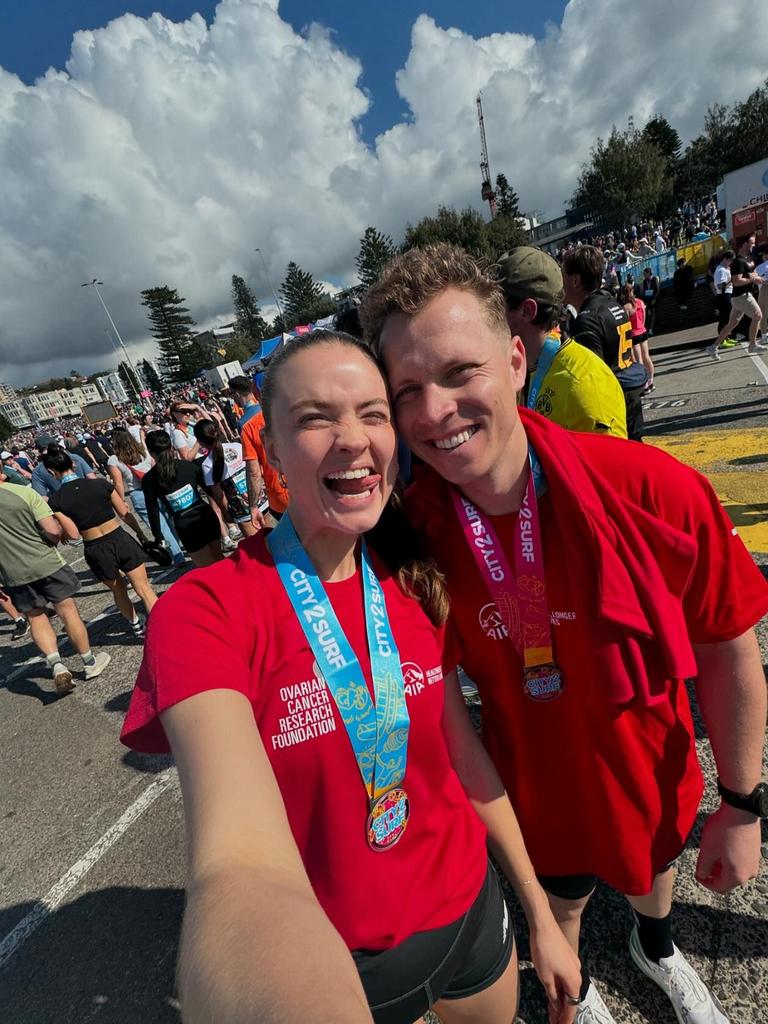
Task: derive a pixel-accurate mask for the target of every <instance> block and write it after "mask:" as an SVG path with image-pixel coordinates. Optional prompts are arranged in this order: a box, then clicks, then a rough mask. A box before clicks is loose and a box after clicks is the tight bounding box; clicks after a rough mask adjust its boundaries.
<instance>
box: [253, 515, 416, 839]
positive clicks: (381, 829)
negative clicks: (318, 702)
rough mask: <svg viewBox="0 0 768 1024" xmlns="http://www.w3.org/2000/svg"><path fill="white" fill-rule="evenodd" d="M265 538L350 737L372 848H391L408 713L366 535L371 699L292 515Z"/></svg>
mask: <svg viewBox="0 0 768 1024" xmlns="http://www.w3.org/2000/svg"><path fill="white" fill-rule="evenodd" d="M267 546H268V547H269V550H270V552H271V554H272V557H273V559H274V561H275V567H276V568H277V571H278V574H279V576H280V580H281V582H282V584H283V586H284V587H285V591H286V593H287V595H288V598H289V600H290V602H291V604H292V606H293V610H294V611H295V613H296V616H297V618H298V620H299V622H300V624H301V628H302V630H303V632H304V636H305V637H306V640H307V643H308V644H309V647H310V649H311V651H312V653H313V655H314V657H315V661H316V662H317V665H318V667H319V670H320V672H321V674H322V676H323V678H324V679H325V682H326V685H327V686H328V689H329V691H330V693H331V696H332V697H333V700H334V702H335V704H336V707H337V708H338V711H339V714H340V716H341V720H342V722H343V723H344V727H345V729H346V731H347V735H348V736H349V740H350V743H351V744H352V749H353V751H354V754H355V759H356V760H357V766H358V768H359V770H360V775H361V778H362V780H363V784H364V786H365V790H366V793H367V794H368V804H369V814H368V817H367V821H366V828H365V831H366V839H367V842H368V845H369V846H370V848H371V849H372V850H375V851H376V852H377V853H378V852H382V851H385V850H390V849H392V847H393V846H395V845H396V844H397V843H398V842H399V841H400V839H401V838H402V836H403V833H404V832H405V829H406V827H407V825H408V818H409V815H410V801H409V800H408V797H407V795H406V793H405V791H404V790H403V789H402V788H401V783H402V781H403V779H404V778H405V770H406V764H407V753H408V733H409V729H410V719H409V716H408V706H407V704H406V700H405V682H404V680H403V670H402V666H401V664H400V654H399V652H398V649H397V644H396V643H395V638H394V636H393V634H392V628H391V626H390V622H389V615H388V613H387V605H386V601H385V600H384V591H383V590H382V587H381V583H380V582H379V579H378V577H377V576H376V573H375V571H374V569H373V566H372V565H371V562H370V558H369V557H368V551H367V548H366V545H365V541H363V544H362V552H361V562H362V575H363V603H364V607H365V627H366V636H367V639H368V651H369V654H370V659H371V675H372V676H373V688H374V696H375V700H376V703H375V705H374V702H373V701H372V700H371V695H370V693H369V691H368V686H367V685H366V682H365V676H364V674H363V670H362V668H361V666H360V662H359V661H358V659H357V656H356V655H355V653H354V651H353V650H352V647H351V646H350V643H349V641H348V640H347V637H346V635H345V633H344V630H343V629H342V627H341V624H340V623H339V620H338V618H337V617H336V613H335V611H334V610H333V607H332V605H331V602H330V601H329V599H328V595H327V594H326V592H325V588H324V587H323V584H322V581H321V580H320V579H319V578H318V576H317V574H316V572H315V569H314V566H313V565H312V562H311V561H310V558H309V556H308V555H307V552H306V551H305V550H304V547H303V545H302V543H301V541H300V540H299V538H298V535H297V534H296V530H295V528H294V526H293V523H292V522H291V520H290V516H289V515H284V516H283V518H282V519H281V520H280V522H279V523H278V525H277V527H276V528H275V529H274V530H273V531H272V533H271V534H270V535H269V537H268V538H267Z"/></svg>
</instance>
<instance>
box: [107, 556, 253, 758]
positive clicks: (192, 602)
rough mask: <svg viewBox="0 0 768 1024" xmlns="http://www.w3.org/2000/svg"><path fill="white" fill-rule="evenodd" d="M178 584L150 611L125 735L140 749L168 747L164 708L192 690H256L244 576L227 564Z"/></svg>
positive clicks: (128, 743) (247, 692) (125, 740)
mask: <svg viewBox="0 0 768 1024" xmlns="http://www.w3.org/2000/svg"><path fill="white" fill-rule="evenodd" d="M220 565H221V568H222V569H223V570H224V571H223V572H221V571H216V570H219V566H215V567H212V569H211V570H202V571H196V572H194V573H192V574H190V576H189V577H187V578H186V579H184V580H180V581H179V582H178V583H176V584H175V585H174V586H173V587H172V588H171V589H170V590H169V591H168V592H167V593H166V594H164V595H163V596H162V597H161V598H160V600H159V601H158V602H157V603H156V605H155V606H154V608H153V609H152V612H151V614H150V616H149V626H148V629H147V637H146V643H145V647H144V658H143V660H142V663H141V668H140V669H139V675H138V678H137V680H136V686H135V688H134V691H133V695H132V697H131V703H130V706H129V708H128V714H127V715H126V718H125V722H124V723H123V729H122V732H121V734H120V739H121V741H122V742H123V743H124V744H125V745H126V746H128V747H132V748H133V749H134V750H140V751H142V752H144V753H160V752H165V751H167V750H169V746H168V740H167V738H166V735H165V731H164V730H163V727H162V725H161V723H160V717H159V716H160V714H161V713H162V712H163V711H166V710H167V709H168V708H170V707H173V706H174V704H178V703H180V702H181V701H182V700H185V699H186V698H187V697H192V696H193V695H194V694H196V693H203V692H205V691H206V690H215V689H226V690H237V691H238V692H239V693H244V694H245V695H246V696H247V697H248V698H249V699H251V696H252V685H251V673H250V660H251V659H250V654H249V651H248V643H247V639H246V637H245V635H244V633H243V628H242V627H243V625H244V624H245V623H249V625H250V628H251V630H253V629H254V627H255V623H254V622H253V620H252V616H251V614H250V612H249V613H245V610H244V608H243V606H242V603H241V602H239V601H238V600H237V595H238V593H239V590H240V588H239V585H238V584H239V581H237V580H235V579H234V575H233V572H232V571H231V570H230V571H227V570H228V569H229V564H228V563H220Z"/></svg>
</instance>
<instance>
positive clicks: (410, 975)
mask: <svg viewBox="0 0 768 1024" xmlns="http://www.w3.org/2000/svg"><path fill="white" fill-rule="evenodd" d="M514 943H515V939H514V934H513V932H512V921H511V919H510V914H509V910H508V908H507V905H506V903H505V902H504V896H503V895H502V892H501V884H500V882H499V877H498V875H497V874H496V871H495V870H494V868H493V866H492V865H491V864H490V863H489V864H488V871H487V873H486V876H485V881H484V882H483V886H482V888H481V890H480V893H479V895H478V896H477V898H476V900H475V902H474V903H473V904H472V906H471V907H470V908H469V910H468V911H467V912H466V913H465V914H464V915H463V916H462V917H460V918H459V919H458V921H454V922H453V924H449V925H446V926H445V927H444V928H434V929H432V930H430V931H426V932H416V934H415V935H411V936H410V937H409V938H407V939H405V940H404V941H403V942H401V943H400V944H399V945H397V946H393V947H392V949H385V950H382V951H380V952H372V951H369V950H364V949H359V950H355V951H354V952H353V953H352V957H353V959H354V961H355V964H356V966H357V970H358V973H359V974H360V980H361V981H362V983H363V988H364V990H365V994H366V997H367V999H368V1005H369V1006H370V1008H371V1013H372V1015H373V1019H374V1021H375V1024H413V1021H415V1020H418V1018H419V1017H421V1016H422V1015H423V1014H424V1013H425V1012H426V1011H427V1010H428V1009H429V1007H430V1006H432V1005H433V1004H434V1003H436V1002H437V1000H438V999H465V998H466V997H467V996H472V995H475V993H477V992H482V991H483V990H484V989H486V988H490V986H491V985H493V983H494V982H496V981H498V979H499V978H500V977H501V975H502V974H503V973H504V971H505V970H506V968H507V965H508V964H509V961H510V959H511V957H512V950H513V948H514Z"/></svg>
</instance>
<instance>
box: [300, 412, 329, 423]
mask: <svg viewBox="0 0 768 1024" xmlns="http://www.w3.org/2000/svg"><path fill="white" fill-rule="evenodd" d="M327 418H328V417H327V416H324V415H323V414H322V413H321V412H310V413H307V415H306V416H302V417H301V419H300V420H299V426H301V427H305V426H308V425H309V424H311V423H318V422H322V421H323V420H325V419H327Z"/></svg>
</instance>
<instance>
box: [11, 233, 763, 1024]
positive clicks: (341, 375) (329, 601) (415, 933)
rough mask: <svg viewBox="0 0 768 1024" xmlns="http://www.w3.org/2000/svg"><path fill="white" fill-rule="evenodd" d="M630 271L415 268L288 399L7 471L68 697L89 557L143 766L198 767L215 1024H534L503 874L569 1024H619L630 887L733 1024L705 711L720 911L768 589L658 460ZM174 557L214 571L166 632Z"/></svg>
mask: <svg viewBox="0 0 768 1024" xmlns="http://www.w3.org/2000/svg"><path fill="white" fill-rule="evenodd" d="M732 269H733V268H732ZM604 273H605V257H604V252H603V250H602V249H601V248H600V247H598V246H593V245H580V246H575V247H573V248H571V249H569V250H568V251H566V252H564V253H562V254H561V260H560V261H559V262H558V261H556V260H555V259H553V258H552V257H550V256H549V255H547V254H546V253H544V252H542V251H541V250H539V249H535V248H532V247H520V248H518V249H515V250H513V251H512V252H510V253H508V254H506V255H505V256H504V257H503V258H502V259H501V260H500V261H499V263H498V264H496V265H495V266H494V267H493V268H491V269H490V270H488V269H484V268H482V267H481V266H479V265H478V264H477V263H476V262H475V261H474V260H473V259H472V258H471V257H470V256H468V255H467V254H466V253H465V252H463V251H462V250H460V249H458V248H455V247H452V246H449V245H438V246H433V247H429V248H427V249H425V250H411V251H409V252H406V253H405V254H403V255H400V256H398V257H396V258H395V259H394V260H393V261H392V262H391V263H390V264H389V265H388V266H387V267H386V268H385V270H384V271H383V273H382V275H381V277H380V279H379V281H378V282H377V283H376V284H375V285H373V286H372V287H371V288H370V289H369V291H368V293H367V294H366V295H365V297H364V298H363V302H362V306H361V308H360V311H359V313H360V315H359V319H358V321H357V322H356V323H353V322H352V321H351V320H350V319H349V318H347V320H346V322H345V326H347V328H348V330H349V329H351V330H352V332H353V333H348V330H345V331H339V330H330V331H329V330H324V331H313V332H310V333H306V334H303V335H300V336H298V337H297V338H296V339H294V340H293V341H291V342H290V343H289V344H287V345H285V346H284V347H282V348H281V349H279V350H278V351H277V353H276V354H275V355H274V356H273V357H272V359H271V361H270V362H269V364H268V366H267V369H266V373H265V377H264V380H263V385H262V388H261V390H259V389H258V388H256V386H255V384H254V381H252V380H251V379H250V378H248V377H245V376H243V377H236V378H234V379H232V380H231V381H230V382H229V386H228V388H227V389H226V393H223V394H221V395H218V396H215V397H214V396H210V395H207V394H200V393H199V391H197V392H196V391H195V390H194V389H192V388H188V389H183V391H181V392H180V393H179V392H177V393H174V394H172V395H169V396H166V397H165V398H164V399H163V400H162V401H160V402H158V405H157V408H156V409H155V410H154V411H153V412H152V413H144V412H142V413H141V414H139V411H138V410H130V411H128V412H127V414H126V415H124V416H123V417H121V418H120V421H119V422H115V423H113V424H110V425H109V427H108V428H105V429H104V430H100V431H96V430H90V429H85V428H83V429H82V431H81V433H82V437H81V438H78V433H77V431H75V432H74V433H73V432H72V431H71V430H70V429H69V425H66V428H67V429H66V430H65V429H61V430H60V431H59V432H58V433H57V436H55V437H54V436H50V435H38V436H36V437H31V438H21V439H18V438H17V439H16V440H17V441H19V440H20V441H21V442H22V443H21V444H17V445H15V446H13V448H12V449H11V450H9V451H7V452H3V453H2V466H1V467H0V583H1V585H2V593H3V601H5V602H6V604H5V605H4V607H5V608H6V610H7V611H8V612H9V614H11V615H12V616H13V617H14V618H16V617H18V618H19V619H20V620H21V621H22V623H28V624H29V625H30V626H31V628H32V635H33V639H34V641H35V642H36V643H37V645H38V647H39V649H40V650H41V653H42V654H43V655H44V656H45V660H46V662H47V664H48V666H49V668H50V670H51V672H52V675H53V679H54V685H55V687H56V689H57V691H58V692H60V693H67V692H69V691H70V690H71V688H72V686H73V681H72V677H71V673H70V672H69V671H68V670H67V669H66V668H65V667H64V665H63V664H62V662H61V659H60V658H59V655H58V650H57V649H56V647H55V643H56V638H55V635H54V634H53V630H52V628H51V626H50V622H49V620H48V617H47V615H46V614H45V610H46V607H47V605H48V604H52V605H53V608H54V609H55V610H56V611H57V612H58V613H59V615H60V616H61V618H62V621H63V622H64V624H65V627H66V629H67V632H68V634H69V636H70V639H71V640H72V643H73V645H74V647H75V649H76V650H77V651H78V652H79V653H80V655H81V657H82V660H83V665H84V672H85V676H86V678H91V677H92V676H93V675H94V674H97V673H98V672H100V671H103V669H104V667H106V660H108V655H106V654H105V653H103V652H102V653H101V654H97V655H94V654H93V652H91V650H90V645H89V641H88V637H87V632H86V631H85V627H84V626H83V624H82V620H81V619H80V618H79V616H78V615H77V609H76V605H75V602H74V596H75V594H76V590H77V577H76V576H75V574H74V573H73V572H72V570H71V569H69V568H68V567H67V566H66V565H64V560H63V559H62V557H61V554H60V553H59V551H58V549H57V545H58V543H59V542H60V541H61V540H62V539H66V540H67V541H69V542H72V541H75V539H76V538H82V540H83V544H84V557H85V560H86V562H87V564H88V566H89V568H90V570H91V572H93V574H94V575H95V576H96V577H97V579H99V580H101V581H102V582H103V583H104V584H105V585H106V586H107V587H109V588H110V589H111V590H112V592H113V594H114V597H115V602H116V604H117V607H118V609H119V610H120V611H121V613H122V614H123V615H124V617H125V619H126V620H127V622H128V623H129V626H128V628H130V629H131V630H133V631H134V632H135V633H136V635H137V637H138V640H139V642H142V641H143V643H144V652H143V661H142V665H141V669H140V673H139V676H138V679H137V682H136V686H135V689H134V692H133V696H132V700H131V704H130V708H129V711H128V713H127V716H126V720H125V723H124V726H123V731H122V740H123V742H124V743H125V744H127V745H128V746H129V747H131V748H133V749H135V750H138V751H143V752H150V753H153V752H160V751H169V750H170V751H172V753H173V755H174V757H175V761H176V764H177V766H178V769H179V775H180V779H181V786H182V791H183V796H184V807H185V818H186V825H187V842H188V848H189V861H188V863H189V878H188V884H187V903H186V910H185V915H184V923H183V930H182V939H181V947H180V955H179V975H178V977H179V987H180V999H181V1005H182V1012H183V1016H184V1020H185V1021H186V1022H187V1024H198V1022H199V1024H203V1022H206V1024H207V1022H208V1021H210V1020H214V1019H215V1020H222V1021H235V1020H237V1021H246V1020H247V1021H251V1022H266V1021H270V1022H273V1021H284V1022H286V1024H287V1022H295V1021H298V1020H333V1021H337V1022H339V1024H345V1022H350V1024H363V1022H366V1021H367V1022H370V1021H371V1020H373V1021H375V1022H376V1024H412V1022H416V1021H418V1020H421V1019H422V1015H423V1014H424V1013H425V1012H426V1010H427V1009H429V1008H430V1007H431V1008H434V1009H435V1011H436V1012H437V1013H438V1015H439V1016H440V1018H441V1020H442V1021H443V1022H444V1024H511V1022H512V1021H513V1020H514V1018H515V1014H516V1008H517V1000H518V966H517V953H516V946H515V940H514V935H513V931H512V928H511V923H510V918H509V913H508V909H507V906H506V904H505V902H504V898H503V895H502V891H501V888H500V884H499V872H502V873H503V874H504V875H505V876H506V878H507V879H508V881H509V883H510V885H511V886H512V889H513V890H514V893H515V896H516V898H517V899H518V900H519V902H520V905H521V907H522V909H523V911H524V913H525V917H526V920H527V924H528V928H529V934H530V950H531V956H532V960H533V963H534V967H535V969H536V971H537V974H538V976H539V978H540V980H541V983H542V985H543V987H544V990H545V993H546V997H547V1000H548V1005H549V1018H550V1020H551V1021H552V1022H562V1024H571V1022H572V1021H576V1022H578V1024H610V1022H611V1021H612V1020H613V1017H612V1016H611V1014H610V1011H609V1009H608V1007H607V1005H606V1004H605V1002H604V1000H603V998H602V996H601V994H600V991H599V988H598V986H597V985H596V984H595V982H594V980H593V978H592V977H591V974H590V971H589V966H588V965H587V964H585V963H583V962H580V960H579V934H580V925H581V918H582V914H583V912H584V909H585V907H586V906H587V904H588V902H589V899H590V896H591V895H592V893H593V892H594V889H595V886H596V884H597V882H598V880H602V881H603V882H604V883H606V884H608V885H611V886H613V887H614V888H615V889H617V890H618V891H619V892H621V893H623V894H625V895H626V897H627V899H628V901H629V904H630V906H631V908H632V915H633V929H632V932H631V935H630V937H629V952H630V956H631V958H632V961H633V962H634V964H635V965H636V966H637V968H638V969H639V970H640V971H641V972H642V973H643V974H645V975H646V976H647V978H648V979H649V980H650V981H652V982H654V983H655V984H656V985H658V986H659V987H660V988H661V989H662V990H663V991H664V993H665V994H666V995H667V996H668V998H669V999H670V1000H671V1002H672V1005H673V1008H674V1010H675V1013H676V1014H677V1017H678V1019H679V1020H680V1021H685V1022H686V1024H727V1020H728V1017H727V1012H726V1010H725V1009H724V1008H723V1007H722V1006H721V1005H720V1003H719V1002H718V1000H717V998H716V997H715V995H714V994H713V993H711V992H710V991H709V990H708V988H707V986H706V985H705V983H704V982H703V980H702V979H701V978H700V977H699V975H698V974H697V973H696V971H695V969H694V968H693V966H692V965H691V964H690V963H689V962H688V961H687V960H686V958H685V957H684V956H683V954H682V953H681V951H680V950H679V948H678V947H677V946H676V945H675V943H674V936H673V916H674V912H673V902H674V901H673V888H674V878H675V865H676V862H677V860H678V858H679V857H680V854H681V853H682V851H683V849H684V848H685V846H686V844H687V841H688V838H689V835H690V833H691V830H692V829H693V827H694V824H695V821H696V816H697V813H698V809H699V803H700V799H701V795H702V790H703V779H702V774H701V770H700V767H699V764H698V760H697V755H696V743H695V733H694V727H693V722H692V715H691V709H690V705H689V697H688V692H687V689H686V686H685V682H686V680H687V679H690V678H693V677H695V680H696V684H695V685H696V699H697V701H698V704H699V708H700V710H701V713H702V716H703V718H704V721H705V723H706V726H707V730H708V733H709V737H710V742H711V744H712V749H713V753H714V757H715V761H716V765H717V771H718V791H719V794H720V804H719V806H718V808H717V809H716V811H715V812H714V813H712V814H711V815H709V816H708V817H707V818H706V820H705V823H704V828H703V831H702V835H701V840H700V845H699V854H698V861H697V868H696V877H697V879H698V881H699V882H700V883H701V884H702V885H704V886H706V887H707V888H709V889H711V890H713V891H714V892H727V891H729V890H731V889H733V888H734V887H736V886H738V885H742V884H744V883H745V882H747V881H748V880H749V879H751V878H753V877H755V875H756V874H757V872H758V869H759V863H760V818H761V817H766V816H768V785H766V783H762V782H761V781H760V776H761V770H762V748H763V734H764V725H765V720H766V693H765V681H764V677H763V672H762V664H761V658H760V652H759V648H758V645H757V642H756V638H755V632H754V626H755V624H756V623H757V621H758V620H759V619H760V618H761V617H762V615H764V614H765V613H766V612H768V585H766V583H765V581H764V579H763V577H762V575H761V573H760V572H759V571H758V569H757V568H756V566H755V564H754V562H753V560H752V558H751V556H750V555H749V553H748V552H747V550H746V548H745V547H744V545H743V543H742V542H741V540H740V539H739V537H738V535H737V532H736V531H735V530H734V529H733V527H732V524H731V522H730V521H729V520H728V518H727V516H726V514H725V512H724V511H723V509H722V507H721V506H720V503H719V502H718V500H717V498H716V496H715V494H714V492H713V490H712V488H711V486H710V485H709V483H708V482H707V481H706V480H705V479H704V478H703V477H702V476H700V475H699V474H698V473H696V472H695V471H694V470H692V469H690V468H688V467H686V466H684V465H682V464H681V463H679V462H677V461H676V460H675V459H673V458H671V457H670V456H668V455H666V454H665V453H663V452H661V451H660V450H658V449H655V448H652V447H650V446H645V445H642V444H638V443H636V442H637V441H639V440H641V439H642V432H643V421H642V402H641V396H642V395H643V394H644V393H645V392H646V391H647V390H648V389H649V388H650V387H653V373H654V370H653V361H652V358H651V355H650V353H649V351H648V344H647V336H648V321H649V317H650V315H651V313H650V306H651V305H652V303H651V302H649V301H647V300H648V299H649V298H650V296H648V295H647V294H645V295H644V294H643V293H644V291H652V285H648V286H647V288H641V289H639V290H638V289H637V288H634V287H631V286H630V287H626V286H625V287H624V288H623V289H622V291H621V293H620V294H619V295H618V297H616V296H614V295H613V294H612V293H611V292H610V291H607V290H606V289H605V287H604V283H605V282H604ZM742 273H743V271H738V270H737V273H736V274H733V275H732V276H733V278H734V280H733V284H734V286H735V287H739V286H740V284H739V283H740V277H741V274H742ZM741 305H743V304H741ZM734 306H736V304H735V303H734ZM729 323H730V320H729ZM63 426H64V425H63ZM86 434H89V435H91V436H90V437H86ZM71 439H73V440H74V442H75V446H76V447H73V446H72V445H71ZM87 441H94V442H95V445H88V444H86V442H87ZM80 448H82V450H80ZM95 448H100V449H101V453H100V452H97V451H96V450H94V449H95ZM35 450H37V451H38V452H39V453H40V454H39V461H38V460H37V457H36V456H35ZM102 453H103V454H102ZM89 454H90V455H91V456H92V458H90V459H89V457H88V456H89ZM6 456H8V458H6ZM9 471H11V472H13V473H16V474H17V475H18V476H19V481H15V482H10V481H11V477H10V476H9ZM125 527H127V528H128V529H125ZM147 528H148V529H149V531H150V533H151V539H150V538H149V537H147V536H146V535H145V533H144V531H145V529H147ZM129 530H130V533H129V532H128V531H129ZM153 557H154V558H155V559H156V560H158V561H161V562H164V563H166V564H168V565H172V563H174V562H176V563H177V564H179V565H181V563H182V562H183V561H184V560H185V559H186V557H189V558H190V559H191V561H192V563H193V564H194V567H195V568H194V570H193V571H187V572H185V573H184V574H183V575H181V576H180V578H179V579H178V580H177V581H176V582H174V583H173V585H172V586H170V588H169V589H168V590H167V592H166V593H165V594H164V595H163V596H162V597H161V598H160V599H159V600H157V598H156V595H155V593H154V591H153V589H152V586H151V583H150V582H149V580H148V578H147V575H146V569H145V567H144V563H145V561H146V559H148V558H150V559H151V558H153ZM128 582H130V585H131V586H132V588H133V590H134V592H135V594H136V595H137V597H138V598H139V599H140V600H141V602H142V605H143V612H144V614H143V615H140V614H139V613H138V612H137V610H136V608H135V607H134V605H133V601H132V599H131V597H130V596H129V594H128V590H127V583H128ZM9 605H10V607H9ZM145 620H146V626H145ZM145 629H146V636H144V637H142V634H143V633H144V631H145ZM105 659H106V660H105ZM459 667H461V669H463V670H464V672H465V673H467V675H468V676H469V677H470V678H471V680H472V681H473V682H474V684H475V685H476V686H477V689H478V692H479V695H480V698H481V702H482V719H483V731H482V732H483V738H482V742H481V741H480V739H479V737H478V735H477V733H476V732H475V730H474V728H473V726H472V723H471V721H470V718H469V716H468V713H467V709H466V706H465V702H464V699H463V696H462V691H461V688H460V685H459V680H458V669H459ZM67 676H68V678H67ZM489 853H491V854H492V855H493V861H492V860H490V859H489ZM255 964H257V965H258V969H254V965H255ZM329 978H332V979H333V984H332V985H329V984H328V979H329Z"/></svg>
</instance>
